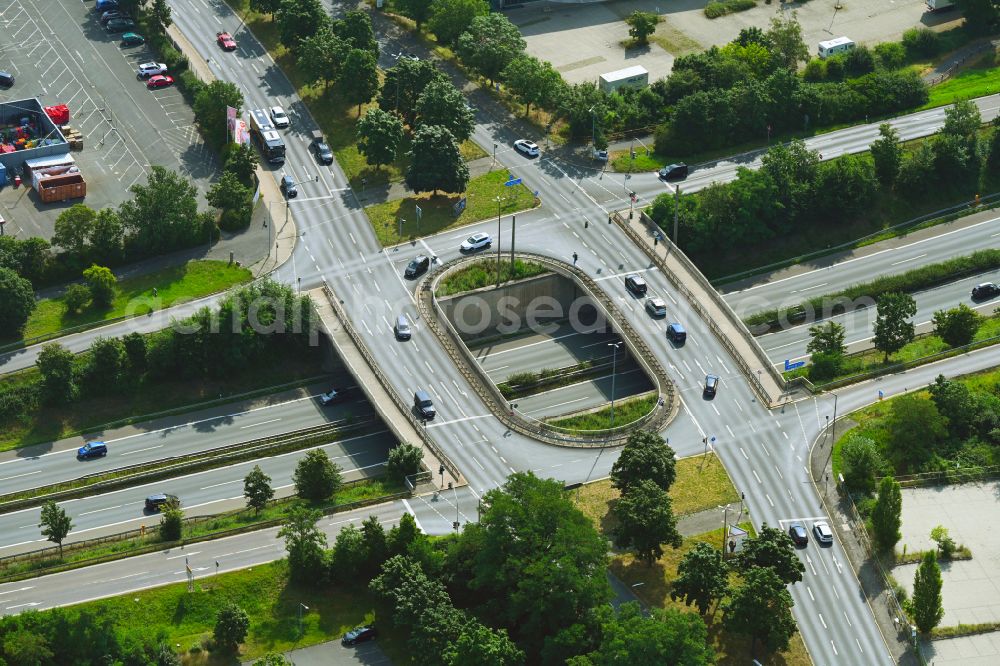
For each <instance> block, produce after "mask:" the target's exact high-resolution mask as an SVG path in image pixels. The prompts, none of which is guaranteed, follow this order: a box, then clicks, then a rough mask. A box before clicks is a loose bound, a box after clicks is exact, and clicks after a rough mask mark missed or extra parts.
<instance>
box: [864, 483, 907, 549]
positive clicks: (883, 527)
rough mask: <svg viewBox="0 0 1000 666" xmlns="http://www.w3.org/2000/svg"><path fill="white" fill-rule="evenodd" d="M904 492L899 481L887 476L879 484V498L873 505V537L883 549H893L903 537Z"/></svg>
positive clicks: (876, 543)
mask: <svg viewBox="0 0 1000 666" xmlns="http://www.w3.org/2000/svg"><path fill="white" fill-rule="evenodd" d="M902 513H903V494H902V492H900V487H899V482H897V481H896V480H895V479H894V478H892V477H891V476H886V477H884V478H883V479H882V481H881V482H880V483H879V485H878V498H877V499H876V500H875V506H874V507H872V515H871V522H872V538H873V539H874V540H875V546H876V547H877V548H878V549H879V550H881V551H891V550H892V549H893V547H894V546H895V545H896V543H898V542H899V540H900V539H901V538H902V536H903V535H902V534H901V533H900V531H899V528H900V526H902V524H903V517H902Z"/></svg>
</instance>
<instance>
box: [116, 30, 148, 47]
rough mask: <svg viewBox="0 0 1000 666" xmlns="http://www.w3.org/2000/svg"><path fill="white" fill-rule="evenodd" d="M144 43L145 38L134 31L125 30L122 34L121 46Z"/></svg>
mask: <svg viewBox="0 0 1000 666" xmlns="http://www.w3.org/2000/svg"><path fill="white" fill-rule="evenodd" d="M145 43H146V38H145V37H143V36H142V35H140V34H137V33H134V32H126V33H125V34H124V35H122V44H121V45H122V46H141V45H143V44H145Z"/></svg>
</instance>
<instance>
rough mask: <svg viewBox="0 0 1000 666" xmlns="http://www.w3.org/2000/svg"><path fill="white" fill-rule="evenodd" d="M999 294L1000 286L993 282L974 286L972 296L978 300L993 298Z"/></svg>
mask: <svg viewBox="0 0 1000 666" xmlns="http://www.w3.org/2000/svg"><path fill="white" fill-rule="evenodd" d="M998 294H1000V287H998V286H996V285H995V284H993V283H992V282H984V283H982V284H977V285H976V286H975V287H973V288H972V298H973V299H975V300H977V301H979V300H986V299H987V298H993V297H994V296H996V295H998Z"/></svg>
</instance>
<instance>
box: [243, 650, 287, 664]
mask: <svg viewBox="0 0 1000 666" xmlns="http://www.w3.org/2000/svg"><path fill="white" fill-rule="evenodd" d="M253 666H295V665H294V664H293V663H292V662H290V661H288V660H287V659H285V655H283V654H280V653H278V652H268V653H267V654H265V655H264V656H263V657H261V658H260V659H258V660H257V661H255V662H253Z"/></svg>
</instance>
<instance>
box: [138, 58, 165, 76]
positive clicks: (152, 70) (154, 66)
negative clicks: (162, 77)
mask: <svg viewBox="0 0 1000 666" xmlns="http://www.w3.org/2000/svg"><path fill="white" fill-rule="evenodd" d="M166 73H167V66H166V65H164V64H163V63H162V62H144V63H142V64H141V65H139V69H137V70H136V71H135V75H136V76H137V77H138V78H140V79H148V78H149V77H151V76H156V75H157V74H166Z"/></svg>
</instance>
